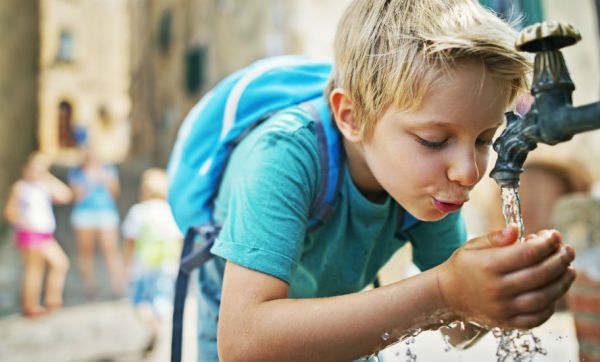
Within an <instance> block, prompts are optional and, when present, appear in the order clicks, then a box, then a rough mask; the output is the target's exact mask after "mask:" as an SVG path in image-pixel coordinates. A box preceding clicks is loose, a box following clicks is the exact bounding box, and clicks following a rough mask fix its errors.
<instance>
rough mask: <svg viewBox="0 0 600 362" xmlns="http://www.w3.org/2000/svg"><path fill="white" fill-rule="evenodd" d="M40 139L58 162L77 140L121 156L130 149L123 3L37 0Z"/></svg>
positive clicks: (71, 158) (108, 156)
mask: <svg viewBox="0 0 600 362" xmlns="http://www.w3.org/2000/svg"><path fill="white" fill-rule="evenodd" d="M39 3H40V6H41V9H40V11H41V16H40V34H41V39H40V60H39V63H40V74H39V95H38V99H39V141H40V147H41V149H42V150H43V151H44V152H46V153H48V154H50V155H53V156H54V159H55V161H56V162H57V163H62V164H71V163H73V162H76V159H77V157H76V156H77V152H76V151H75V146H76V145H77V144H78V143H81V142H83V141H84V140H85V141H86V142H87V144H88V146H90V147H92V148H93V149H94V150H95V151H96V152H97V153H98V154H99V155H100V157H101V158H102V159H104V160H106V161H111V162H119V161H122V160H123V159H124V158H125V157H126V155H127V150H128V147H129V133H128V128H129V113H130V100H129V99H130V98H129V54H130V52H129V25H128V21H129V17H128V14H127V3H126V2H125V1H123V0H85V1H80V0H44V1H40V2H39Z"/></svg>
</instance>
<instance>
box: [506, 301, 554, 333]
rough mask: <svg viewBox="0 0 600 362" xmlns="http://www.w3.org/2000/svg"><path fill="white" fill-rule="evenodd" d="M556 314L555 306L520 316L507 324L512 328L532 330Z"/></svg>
mask: <svg viewBox="0 0 600 362" xmlns="http://www.w3.org/2000/svg"><path fill="white" fill-rule="evenodd" d="M553 313H554V306H552V307H549V308H546V309H544V310H542V311H540V312H537V313H530V314H523V315H518V316H515V317H513V318H511V319H510V320H509V322H508V323H507V324H508V325H509V326H510V327H512V328H518V329H531V328H535V327H537V326H539V325H541V324H543V323H544V322H546V321H547V320H548V319H550V317H552V314H553Z"/></svg>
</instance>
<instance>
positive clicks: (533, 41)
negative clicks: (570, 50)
mask: <svg viewBox="0 0 600 362" xmlns="http://www.w3.org/2000/svg"><path fill="white" fill-rule="evenodd" d="M580 40H581V34H580V33H579V31H578V30H577V29H575V28H574V27H573V26H572V25H571V24H567V23H565V22H562V21H544V22H542V23H536V24H533V25H530V26H528V27H526V28H525V29H523V30H522V31H521V34H520V35H519V37H518V38H517V41H516V42H515V48H517V50H522V51H526V52H530V53H538V52H543V51H548V50H556V49H560V48H563V47H566V46H569V45H573V44H575V43H577V42H578V41H580Z"/></svg>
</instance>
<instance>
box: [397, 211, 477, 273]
mask: <svg viewBox="0 0 600 362" xmlns="http://www.w3.org/2000/svg"><path fill="white" fill-rule="evenodd" d="M407 234H408V237H409V240H410V241H411V244H412V247H413V262H414V263H415V265H416V266H417V267H418V268H419V269H420V270H422V271H424V270H427V269H431V268H433V267H435V266H437V265H439V264H441V263H443V262H444V261H446V260H447V259H448V258H449V257H450V255H452V253H454V251H455V250H456V249H458V248H459V247H460V246H461V245H463V244H464V243H465V242H466V240H467V230H466V227H465V223H464V221H463V218H462V215H461V213H460V212H458V211H457V212H453V213H451V214H449V215H448V216H446V217H445V218H443V219H441V220H438V221H434V222H422V223H419V224H418V225H417V226H415V227H414V228H412V229H410V230H408V231H407Z"/></svg>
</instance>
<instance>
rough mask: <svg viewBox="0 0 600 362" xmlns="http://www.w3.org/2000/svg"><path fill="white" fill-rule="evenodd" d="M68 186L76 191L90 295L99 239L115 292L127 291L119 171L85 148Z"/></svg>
mask: <svg viewBox="0 0 600 362" xmlns="http://www.w3.org/2000/svg"><path fill="white" fill-rule="evenodd" d="M69 185H70V186H71V188H72V189H73V191H74V194H75V203H74V205H73V211H72V213H71V224H72V226H73V229H74V231H75V237H76V239H77V246H78V265H79V271H80V273H81V277H82V281H83V286H84V289H85V292H86V294H87V295H89V296H92V295H94V294H95V292H96V282H95V276H94V258H95V252H96V247H95V244H96V241H98V243H99V244H100V250H102V253H103V254H104V259H105V260H106V265H107V267H108V272H109V276H110V282H111V288H112V291H113V293H114V294H116V295H121V294H123V292H124V287H125V282H124V278H123V275H124V273H123V263H122V258H121V253H120V248H119V245H118V244H119V232H118V228H119V213H118V210H117V206H116V203H115V198H116V197H117V195H118V193H119V179H118V175H117V170H116V168H115V167H114V166H112V165H104V164H101V163H99V162H98V160H97V159H96V158H95V156H94V155H93V154H92V152H91V151H89V150H87V149H85V150H84V161H83V163H82V165H81V166H80V167H76V168H73V169H71V170H70V171H69Z"/></svg>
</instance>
